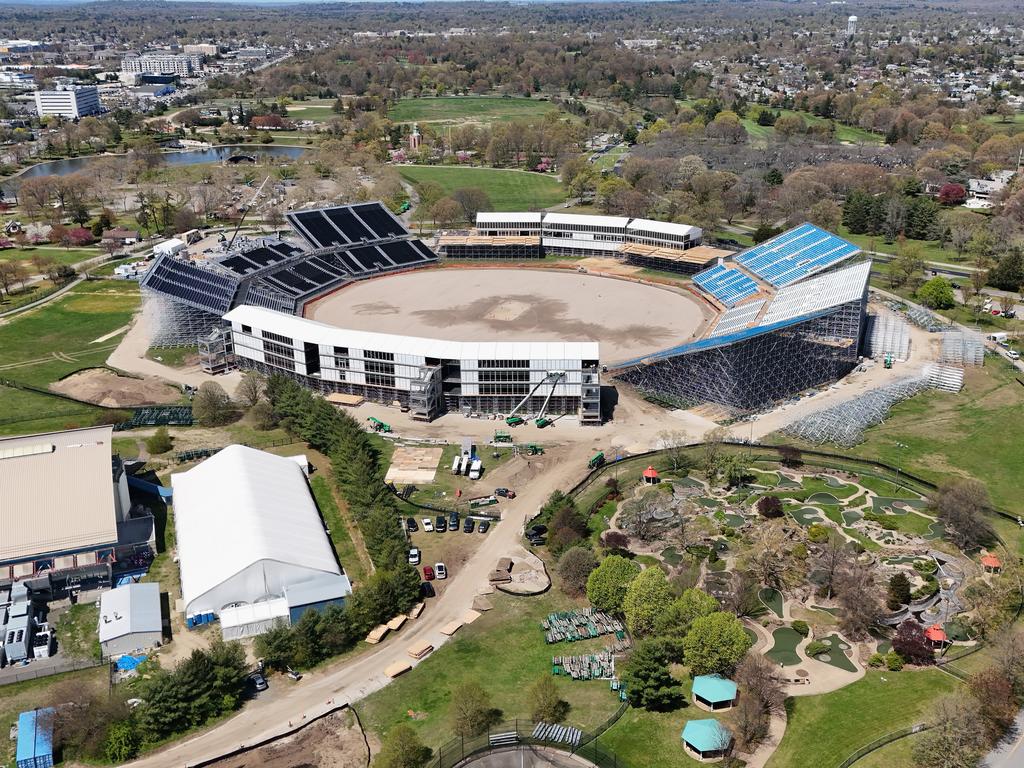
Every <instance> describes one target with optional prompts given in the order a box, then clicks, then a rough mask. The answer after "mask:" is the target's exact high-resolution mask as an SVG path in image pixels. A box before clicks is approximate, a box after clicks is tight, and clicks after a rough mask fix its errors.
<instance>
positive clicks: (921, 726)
mask: <svg viewBox="0 0 1024 768" xmlns="http://www.w3.org/2000/svg"><path fill="white" fill-rule="evenodd" d="M931 727H932V726H931V725H929V724H928V723H918V724H917V725H912V726H910V727H909V728H901V729H900V730H898V731H893V732H892V733H887V734H886V735H885V736H881V737H879V738H877V739H875V740H874V741H872V742H871V743H870V744H866V745H865V746H863V747H861V748H860V749H858V750H857V751H856V752H854V753H853V754H852V755H850V756H849V757H848V758H846V759H845V760H843V762H841V763H840V764H839V765H838V766H837V768H849V767H850V766H851V765H853V764H854V763H855V762H857V761H858V760H860V759H861V758H862V757H864V756H866V755H869V754H871V753H872V752H874V751H875V750H876V749H881V748H882V747H884V746H886V745H887V744H892V743H893V742H894V741H899V740H900V739H904V738H906V737H907V736H913V735H914V734H915V733H921V732H923V731H927V730H928V729H929V728H931Z"/></svg>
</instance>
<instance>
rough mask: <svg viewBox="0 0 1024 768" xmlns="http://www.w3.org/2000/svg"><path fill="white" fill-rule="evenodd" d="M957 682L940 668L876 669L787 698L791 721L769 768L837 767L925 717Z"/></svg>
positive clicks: (769, 763) (955, 687)
mask: <svg viewBox="0 0 1024 768" xmlns="http://www.w3.org/2000/svg"><path fill="white" fill-rule="evenodd" d="M958 686H959V683H958V682H957V681H956V680H955V679H954V678H953V677H951V676H950V675H947V674H945V673H944V672H940V671H939V670H937V669H928V670H922V671H915V672H876V671H868V673H867V675H866V676H865V677H864V678H863V679H862V680H858V681H857V682H856V683H853V684H851V685H848V686H846V687H845V688H841V689H839V690H838V691H834V692H833V693H826V694H822V695H819V696H800V697H796V698H790V699H788V700H787V702H786V705H787V710H788V713H789V722H788V724H787V726H786V735H785V736H784V737H783V739H782V743H781V744H780V745H779V748H778V750H777V751H776V752H775V754H774V755H773V756H772V758H771V760H769V761H768V768H804V766H809V765H820V766H835V765H839V764H840V763H841V762H842V761H843V760H844V759H846V758H847V757H848V756H849V755H851V754H852V753H853V752H855V751H856V750H858V749H860V748H861V747H863V746H864V745H865V744H868V743H869V742H871V741H874V740H875V739H877V738H878V737H879V736H882V735H884V734H886V733H891V732H892V731H895V730H899V729H900V728H905V727H907V726H909V725H913V724H914V723H919V722H922V721H923V720H924V719H926V718H927V714H928V711H929V708H930V706H931V703H932V702H933V701H934V700H935V699H936V698H938V697H939V696H941V695H942V694H945V693H950V692H953V691H955V690H956V689H957V687H958Z"/></svg>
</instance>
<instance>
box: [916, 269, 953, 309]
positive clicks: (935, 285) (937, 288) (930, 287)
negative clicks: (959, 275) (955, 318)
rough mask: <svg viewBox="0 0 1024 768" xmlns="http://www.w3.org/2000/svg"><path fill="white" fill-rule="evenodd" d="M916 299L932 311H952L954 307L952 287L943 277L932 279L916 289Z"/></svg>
mask: <svg viewBox="0 0 1024 768" xmlns="http://www.w3.org/2000/svg"><path fill="white" fill-rule="evenodd" d="M917 298H918V299H920V301H921V303H922V304H924V305H925V306H926V307H931V308H932V309H952V308H953V307H955V306H956V297H955V296H954V295H953V286H952V285H950V283H949V280H947V279H946V278H944V277H933V278H932V279H931V280H929V281H928V282H926V283H925V284H924V285H922V286H921V287H920V288H918V289H917Z"/></svg>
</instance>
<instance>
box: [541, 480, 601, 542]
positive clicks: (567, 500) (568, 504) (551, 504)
mask: <svg viewBox="0 0 1024 768" xmlns="http://www.w3.org/2000/svg"><path fill="white" fill-rule="evenodd" d="M552 509H553V510H554V511H553V513H552V515H551V523H550V525H549V526H548V527H549V528H550V531H549V533H548V548H549V549H550V550H551V551H552V552H554V553H555V554H559V553H561V552H564V551H565V550H566V549H568V548H569V547H571V546H573V545H575V544H577V543H578V542H580V541H582V540H583V539H585V538H586V537H587V535H588V534H589V533H590V530H589V528H588V527H587V520H586V518H585V517H583V515H582V514H580V511H579V510H578V509H576V504H575V503H574V502H573V500H572V498H571V497H569V496H566V495H565V494H563V493H561V492H560V491H555V493H553V494H552V495H551V497H550V498H549V499H548V503H547V504H546V505H545V510H552Z"/></svg>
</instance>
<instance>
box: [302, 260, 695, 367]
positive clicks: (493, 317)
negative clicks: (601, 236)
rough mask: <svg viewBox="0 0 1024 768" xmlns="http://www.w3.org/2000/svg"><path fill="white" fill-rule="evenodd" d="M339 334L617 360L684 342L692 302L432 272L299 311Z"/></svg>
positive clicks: (610, 283) (549, 279) (633, 290)
mask: <svg viewBox="0 0 1024 768" xmlns="http://www.w3.org/2000/svg"><path fill="white" fill-rule="evenodd" d="M306 317H308V318H311V319H313V320H319V321H320V322H324V323H329V324H331V325H336V326H339V327H342V328H351V329H355V330H361V331H378V332H382V333H400V334H406V335H410V336H421V337H428V338H439V339H448V340H451V341H597V342H599V343H600V345H601V347H600V355H601V360H602V361H609V362H614V361H620V360H625V359H628V358H631V357H638V356H641V355H645V354H648V353H651V352H656V351H658V350H661V349H665V348H666V347H670V346H673V345H675V344H681V343H683V342H685V341H688V340H690V339H692V338H693V337H694V336H695V335H696V334H697V333H699V331H700V330H701V329H702V328H703V326H704V324H705V319H704V315H703V311H702V308H701V306H700V304H699V303H698V302H697V300H696V299H693V298H691V297H689V296H686V295H684V294H683V293H680V292H676V291H674V290H671V289H668V288H658V287H655V286H651V285H641V284H639V283H634V282H629V281H626V280H618V279H613V278H608V277H598V276H594V275H587V274H580V273H575V272H560V271H553V270H540V269H536V270H533V269H457V270H456V269H435V270H419V271H417V272H412V273H407V274H403V275H395V276H392V277H386V278H379V279H376V280H368V281H364V282H360V283H357V284H355V285H352V286H350V287H348V288H345V289H343V290H341V291H338V292H337V293H334V294H331V295H330V296H327V297H325V298H323V299H321V300H320V301H318V302H315V303H314V304H312V305H310V306H308V307H307V308H306Z"/></svg>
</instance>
